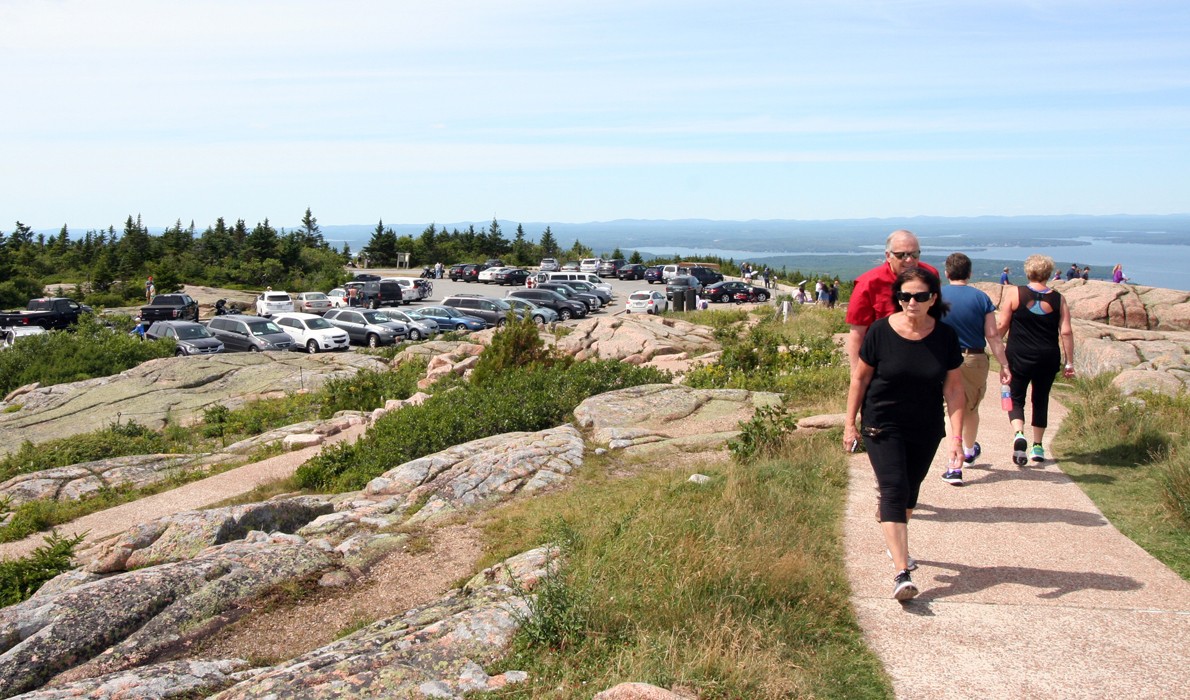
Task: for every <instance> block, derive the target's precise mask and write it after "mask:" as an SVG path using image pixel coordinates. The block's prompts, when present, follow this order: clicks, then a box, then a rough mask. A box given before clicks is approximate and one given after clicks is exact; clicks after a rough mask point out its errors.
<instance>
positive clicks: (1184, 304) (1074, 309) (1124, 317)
mask: <svg viewBox="0 0 1190 700" xmlns="http://www.w3.org/2000/svg"><path fill="white" fill-rule="evenodd" d="M972 286H975V287H978V288H980V289H982V290H983V291H985V292H987V293H988V296H990V297H991V298H992V303H994V304H995V305H996V307H997V308H999V306H1000V302H1001V300H1002V297H1003V295H1004V294H1006V293H1009V291H1008V290H1012V289H1015V287H1006V286H1003V285H999V284H991V283H988V282H978V283H976V284H974V285H972ZM1053 287H1054V289H1056V290H1058V291H1059V292H1061V293H1062V296H1064V297H1066V301H1067V303H1069V304H1070V315H1071V316H1072V317H1073V318H1079V319H1083V320H1085V321H1096V322H1098V323H1104V324H1107V325H1111V326H1118V327H1121V328H1133V329H1140V330H1156V331H1190V293H1188V292H1179V291H1176V290H1173V289H1161V288H1158V287H1142V286H1139V285H1134V284H1114V283H1112V282H1104V281H1102V280H1070V281H1061V282H1054V283H1053Z"/></svg>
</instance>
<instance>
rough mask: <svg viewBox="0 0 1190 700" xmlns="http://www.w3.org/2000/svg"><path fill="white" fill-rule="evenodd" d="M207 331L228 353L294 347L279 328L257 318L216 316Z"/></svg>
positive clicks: (231, 315) (266, 320)
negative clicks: (220, 342) (221, 343)
mask: <svg viewBox="0 0 1190 700" xmlns="http://www.w3.org/2000/svg"><path fill="white" fill-rule="evenodd" d="M207 329H208V330H210V331H211V335H213V336H215V337H216V338H218V339H219V340H220V341H222V342H223V345H224V347H225V348H226V349H227V350H229V351H240V352H262V351H264V350H289V349H290V348H292V347H293V346H294V345H295V343H294V342H293V338H291V337H289V334H288V333H286V332H285V331H283V330H281V327H280V326H278V325H277V324H275V323H273V322H272V321H270V320H269V319H267V318H261V317H259V316H245V315H243V314H228V315H227V316H216V317H215V318H213V319H211V321H210V323H208V324H207Z"/></svg>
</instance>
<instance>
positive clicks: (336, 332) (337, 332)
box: [273, 313, 351, 355]
mask: <svg viewBox="0 0 1190 700" xmlns="http://www.w3.org/2000/svg"><path fill="white" fill-rule="evenodd" d="M273 322H274V323H276V324H277V325H278V326H280V327H281V330H283V331H285V333H286V334H287V335H289V337H290V338H293V341H294V342H295V343H297V344H298V345H301V346H304V347H305V348H306V352H308V353H310V354H311V355H313V354H314V353H316V352H319V351H320V350H346V349H347V347H348V346H349V345H350V343H351V339H350V338H348V336H347V331H345V330H343V329H341V328H337V327H335V326H333V325H331V323H330V321H327V320H326V319H325V318H323V317H321V316H319V315H318V314H303V313H284V314H277V316H275V317H274V318H273Z"/></svg>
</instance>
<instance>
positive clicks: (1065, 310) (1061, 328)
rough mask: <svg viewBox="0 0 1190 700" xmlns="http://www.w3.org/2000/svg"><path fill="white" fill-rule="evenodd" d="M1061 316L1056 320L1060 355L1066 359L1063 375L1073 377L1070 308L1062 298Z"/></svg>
mask: <svg viewBox="0 0 1190 700" xmlns="http://www.w3.org/2000/svg"><path fill="white" fill-rule="evenodd" d="M1060 313H1061V316H1059V318H1058V342H1059V343H1061V344H1062V354H1063V355H1064V356H1065V357H1066V367H1069V369H1064V371H1063V375H1065V376H1066V377H1073V376H1074V328H1072V327H1071V325H1070V307H1069V306H1068V305H1067V304H1066V297H1062V310H1061V312H1060Z"/></svg>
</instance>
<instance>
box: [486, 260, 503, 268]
mask: <svg viewBox="0 0 1190 700" xmlns="http://www.w3.org/2000/svg"><path fill="white" fill-rule="evenodd" d="M483 264H484V265H487V266H488V267H504V266H505V265H504V261H503V260H501V259H500V258H488V259H487V260H484V261H483Z"/></svg>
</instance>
